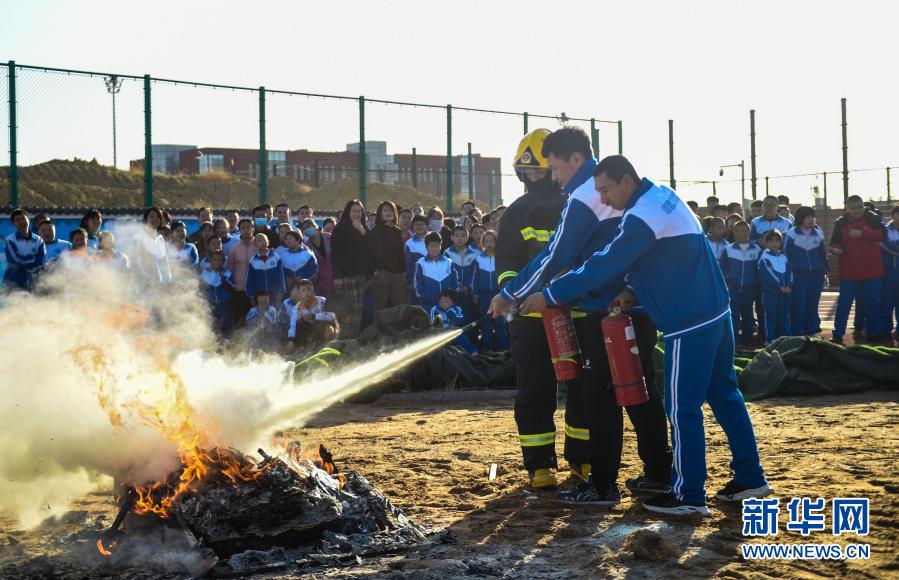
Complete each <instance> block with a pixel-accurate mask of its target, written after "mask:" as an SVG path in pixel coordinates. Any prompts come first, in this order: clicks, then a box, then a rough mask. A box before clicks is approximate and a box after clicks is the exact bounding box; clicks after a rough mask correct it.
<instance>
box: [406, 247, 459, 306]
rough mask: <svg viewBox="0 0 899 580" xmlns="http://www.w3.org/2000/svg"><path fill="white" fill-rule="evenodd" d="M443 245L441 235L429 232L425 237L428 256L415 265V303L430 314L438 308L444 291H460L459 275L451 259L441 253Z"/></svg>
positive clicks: (413, 283) (413, 286) (413, 280)
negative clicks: (433, 309)
mask: <svg viewBox="0 0 899 580" xmlns="http://www.w3.org/2000/svg"><path fill="white" fill-rule="evenodd" d="M442 244H443V239H442V238H441V237H440V234H439V233H437V232H428V235H426V236H425V246H426V247H427V249H428V254H427V255H426V256H424V257H423V258H419V260H418V262H416V264H415V273H414V274H413V276H412V289H413V291H414V294H415V303H416V304H418V305H419V306H421V307H422V308H424V309H425V312H430V311H431V309H432V308H434V307H435V306H437V302H438V301H439V300H440V295H441V293H442V292H443V291H444V290H447V289H449V290H456V291H458V290H459V275H458V273H457V271H456V269H455V268H454V267H453V263H452V262H451V261H450V259H449V258H447V257H446V256H445V255H443V254H441V253H440V248H441V245H442Z"/></svg>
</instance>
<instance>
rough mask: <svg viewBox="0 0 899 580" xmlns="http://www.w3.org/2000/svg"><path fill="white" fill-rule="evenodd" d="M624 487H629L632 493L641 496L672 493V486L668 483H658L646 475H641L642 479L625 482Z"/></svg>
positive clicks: (636, 478) (635, 478)
mask: <svg viewBox="0 0 899 580" xmlns="http://www.w3.org/2000/svg"><path fill="white" fill-rule="evenodd" d="M624 486H625V487H627V488H628V489H629V490H630V491H631V493H639V494H659V493H671V486H670V485H668V484H667V483H662V482H660V481H656V480H654V479H650V478H648V477H646V476H645V475H641V476H640V477H633V478H631V479H628V480H625V482H624Z"/></svg>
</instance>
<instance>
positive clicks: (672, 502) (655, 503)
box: [643, 493, 711, 517]
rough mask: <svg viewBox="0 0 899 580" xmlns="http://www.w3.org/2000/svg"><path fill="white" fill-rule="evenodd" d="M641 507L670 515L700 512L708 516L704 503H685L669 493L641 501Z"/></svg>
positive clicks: (707, 509)
mask: <svg viewBox="0 0 899 580" xmlns="http://www.w3.org/2000/svg"><path fill="white" fill-rule="evenodd" d="M643 507H644V508H646V509H648V510H649V511H651V512H656V513H659V514H668V515H672V516H689V515H693V514H700V515H701V516H703V517H708V516H710V515H711V514H710V513H709V508H707V507H706V506H705V504H693V503H686V502H684V501H681V500H679V499H677V498H676V497H674V494H671V493H660V494H658V495H654V496H652V497H651V498H649V499H647V500H646V501H644V502H643Z"/></svg>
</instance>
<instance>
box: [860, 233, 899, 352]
mask: <svg viewBox="0 0 899 580" xmlns="http://www.w3.org/2000/svg"><path fill="white" fill-rule="evenodd" d="M880 249H881V253H882V254H883V273H884V276H883V284H882V285H881V287H880V288H881V302H880V304H881V308H880V311H881V318H882V319H883V320H882V322H881V325H882V326H883V330H884V332H885V333H886V334H889V333H891V332H893V328H896V329H899V229H897V228H896V227H895V226H894V225H893V224H892V223H890V224H888V225H887V234H886V238H885V239H884V241H882V242H880ZM857 308H858V303H856V309H857ZM894 315H895V326H894Z"/></svg>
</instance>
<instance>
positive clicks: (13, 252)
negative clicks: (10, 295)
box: [3, 209, 47, 290]
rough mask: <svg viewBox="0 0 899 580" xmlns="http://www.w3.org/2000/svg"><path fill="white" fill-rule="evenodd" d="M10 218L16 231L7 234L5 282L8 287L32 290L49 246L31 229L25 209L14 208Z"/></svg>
mask: <svg viewBox="0 0 899 580" xmlns="http://www.w3.org/2000/svg"><path fill="white" fill-rule="evenodd" d="M9 220H10V221H11V222H12V225H13V227H14V228H16V231H14V232H13V233H11V234H9V235H8V236H6V272H5V273H4V274H3V282H4V283H5V285H6V287H7V288H8V289H20V290H31V289H32V287H33V285H34V275H35V273H36V272H37V271H38V270H40V269H41V268H43V267H44V264H45V263H46V261H47V246H46V245H45V244H44V240H42V239H41V238H40V236H38V235H37V234H35V233H32V232H31V230H30V229H29V221H28V214H26V213H25V211H24V210H22V209H14V210H13V211H12V213H11V214H10V215H9Z"/></svg>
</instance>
